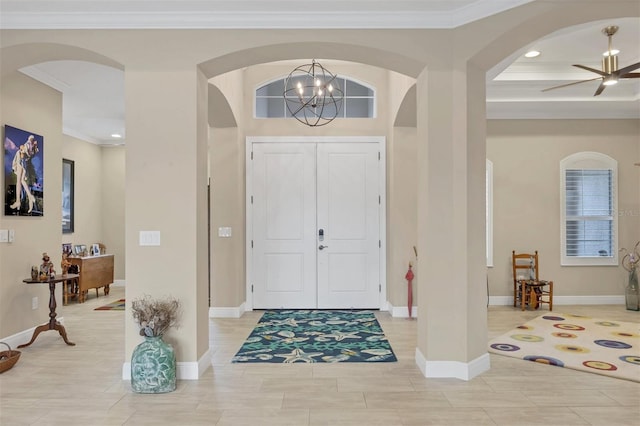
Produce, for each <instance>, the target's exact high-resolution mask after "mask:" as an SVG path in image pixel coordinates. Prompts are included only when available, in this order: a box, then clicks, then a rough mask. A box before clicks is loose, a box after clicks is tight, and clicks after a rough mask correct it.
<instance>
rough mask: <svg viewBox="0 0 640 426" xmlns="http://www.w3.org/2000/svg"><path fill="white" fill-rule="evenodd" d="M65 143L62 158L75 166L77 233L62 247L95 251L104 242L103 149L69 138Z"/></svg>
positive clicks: (68, 237) (67, 239) (64, 136)
mask: <svg viewBox="0 0 640 426" xmlns="http://www.w3.org/2000/svg"><path fill="white" fill-rule="evenodd" d="M63 141H64V142H63V144H62V158H65V159H67V160H72V161H73V162H74V164H73V167H74V227H73V228H74V231H73V233H70V234H63V235H62V243H71V244H74V245H75V244H85V245H86V246H87V247H91V244H95V243H99V242H102V218H103V208H102V174H103V173H102V170H103V169H102V149H101V148H100V147H99V146H98V145H95V144H92V143H89V142H86V141H82V140H80V139H76V138H74V137H71V136H67V135H63ZM107 249H108V247H107ZM56 254H57V252H56Z"/></svg>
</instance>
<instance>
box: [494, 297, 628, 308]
mask: <svg viewBox="0 0 640 426" xmlns="http://www.w3.org/2000/svg"><path fill="white" fill-rule="evenodd" d="M553 304H554V306H555V305H624V304H625V300H624V296H623V295H620V296H553ZM489 305H491V306H509V305H511V306H513V296H490V297H489Z"/></svg>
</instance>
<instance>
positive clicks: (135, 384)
mask: <svg viewBox="0 0 640 426" xmlns="http://www.w3.org/2000/svg"><path fill="white" fill-rule="evenodd" d="M131 388H132V389H133V391H134V392H137V393H166V392H171V391H174V390H175V389H176V356H175V353H174V351H173V347H171V345H169V344H168V343H166V342H165V341H164V340H162V336H154V337H145V340H144V342H142V343H140V344H139V345H138V346H136V348H135V349H134V350H133V354H132V355H131Z"/></svg>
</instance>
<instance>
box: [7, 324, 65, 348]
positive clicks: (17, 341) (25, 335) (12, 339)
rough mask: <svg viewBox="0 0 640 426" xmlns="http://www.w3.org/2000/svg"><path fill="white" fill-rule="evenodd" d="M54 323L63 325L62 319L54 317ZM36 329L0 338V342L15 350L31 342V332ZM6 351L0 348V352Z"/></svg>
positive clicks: (32, 328)
mask: <svg viewBox="0 0 640 426" xmlns="http://www.w3.org/2000/svg"><path fill="white" fill-rule="evenodd" d="M56 321H58V322H59V323H60V324H62V325H64V317H56ZM36 327H38V326H34V327H31V328H28V329H26V330H22V331H19V332H17V333H15V334H12V335H11V336H7V337H3V338H0V341H2V342H4V343H6V344H7V345H9V346H11V349H12V350H15V349H16V348H17V347H18V346H19V345H22V344H25V343H27V342H28V341H29V340H31V337H32V336H33V332H34V331H35V330H36ZM6 349H7V347H6V346H4V345H2V346H1V347H0V351H4V350H6Z"/></svg>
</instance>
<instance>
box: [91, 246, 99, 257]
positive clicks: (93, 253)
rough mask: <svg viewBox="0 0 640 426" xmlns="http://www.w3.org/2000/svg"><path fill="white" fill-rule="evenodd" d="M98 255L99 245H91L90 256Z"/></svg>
mask: <svg viewBox="0 0 640 426" xmlns="http://www.w3.org/2000/svg"><path fill="white" fill-rule="evenodd" d="M99 255H100V245H98V244H93V245H91V256H99Z"/></svg>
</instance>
